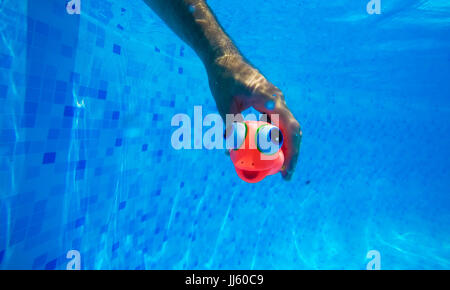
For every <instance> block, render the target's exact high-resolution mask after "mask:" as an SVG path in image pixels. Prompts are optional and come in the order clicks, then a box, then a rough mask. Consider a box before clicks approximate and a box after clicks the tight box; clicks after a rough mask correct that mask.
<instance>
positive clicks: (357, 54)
mask: <svg viewBox="0 0 450 290" xmlns="http://www.w3.org/2000/svg"><path fill="white" fill-rule="evenodd" d="M367 2H368V0H358V1H350V0H339V1H291V0H277V1H275V0H272V1H257V0H252V1H238V0H230V1H220V0H209V1H208V3H209V5H210V6H211V7H212V9H213V10H214V11H215V13H216V15H217V17H218V19H219V20H220V22H221V23H222V25H223V26H224V28H225V29H226V30H227V32H228V33H229V34H230V35H231V37H232V38H233V40H234V41H235V42H236V44H237V46H238V47H239V48H240V50H241V51H242V52H243V54H244V55H245V56H246V57H247V58H248V59H250V60H251V62H252V63H253V64H254V65H255V66H257V67H258V68H259V69H260V70H261V71H262V72H263V73H264V74H265V75H266V77H267V78H268V79H269V80H270V81H272V82H273V83H274V84H275V85H277V86H278V87H280V89H282V90H283V92H284V93H285V95H286V100H287V103H288V105H289V107H290V108H291V109H292V111H293V113H294V115H295V116H296V117H297V119H298V120H299V121H300V123H301V124H302V129H303V142H302V146H301V155H300V158H299V163H298V167H297V170H296V172H295V175H294V177H293V179H292V180H291V181H290V182H284V181H283V180H282V179H281V177H280V176H278V175H277V176H271V177H269V178H266V179H264V180H263V181H262V182H260V183H258V184H247V183H244V182H243V181H241V180H240V179H239V178H238V177H237V175H236V173H235V172H234V169H233V165H232V163H231V161H230V160H229V157H227V156H226V155H225V154H224V152H223V151H218V150H178V151H177V150H174V149H173V148H172V147H171V145H170V138H171V134H172V132H173V130H174V129H173V128H172V127H171V126H170V121H171V118H172V116H173V115H175V114H177V113H185V114H188V115H191V116H192V114H193V107H194V106H196V105H201V106H203V113H204V115H206V114H207V113H214V112H216V107H215V103H214V100H213V98H212V97H211V94H210V91H209V87H208V82H207V78H206V74H205V71H204V68H203V66H202V64H201V62H200V61H199V59H198V58H197V56H196V55H195V54H194V52H193V51H192V50H191V49H190V48H189V47H188V46H187V45H186V44H184V43H183V42H182V41H180V40H179V39H178V38H177V37H176V36H175V35H174V34H173V33H172V32H171V31H170V30H169V29H168V28H167V27H166V26H165V25H164V23H163V22H162V21H161V20H160V19H159V18H158V17H157V16H156V15H155V14H154V13H153V12H152V11H151V10H150V9H149V8H148V7H147V6H146V5H145V4H144V3H143V2H142V1H123V0H122V1H112V0H109V1H106V0H105V1H94V0H81V14H80V15H69V14H67V13H66V9H65V1H62V0H48V1H13V0H3V1H0V269H66V268H67V264H68V263H69V262H70V261H72V257H73V256H72V255H69V256H68V255H67V253H68V252H69V251H71V250H75V251H77V252H78V253H79V254H80V256H79V257H80V260H79V261H81V269H366V267H367V264H368V263H369V262H370V261H371V257H370V255H369V258H368V257H367V253H368V252H369V251H371V250H374V251H377V253H379V255H380V262H381V269H449V268H450V169H449V165H450V82H449V77H450V4H449V3H448V1H447V0H433V1H431V0H430V1H428V0H407V1H405V0H389V1H388V0H381V3H382V10H381V14H380V15H375V14H374V15H369V14H368V13H367V11H366V5H367ZM68 257H69V258H68Z"/></svg>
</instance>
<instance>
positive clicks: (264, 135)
mask: <svg viewBox="0 0 450 290" xmlns="http://www.w3.org/2000/svg"><path fill="white" fill-rule="evenodd" d="M226 142H227V143H226V146H227V148H228V149H230V157H231V161H232V162H233V164H234V167H235V169H236V173H237V174H238V176H239V177H240V178H241V179H242V180H244V181H246V182H249V183H256V182H259V181H261V180H263V179H264V178H265V177H266V176H268V175H272V174H275V173H277V172H279V171H280V169H281V167H282V166H283V163H284V154H283V151H282V150H281V145H282V144H283V135H282V134H281V130H280V129H279V128H278V127H276V126H274V125H272V124H269V123H267V122H262V121H244V122H235V123H233V125H232V127H231V128H230V129H229V130H227V134H226Z"/></svg>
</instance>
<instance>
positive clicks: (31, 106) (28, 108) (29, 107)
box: [24, 102, 38, 115]
mask: <svg viewBox="0 0 450 290" xmlns="http://www.w3.org/2000/svg"><path fill="white" fill-rule="evenodd" d="M37 108H38V104H37V103H33V102H25V104H24V113H25V114H30V115H34V114H36V112H37Z"/></svg>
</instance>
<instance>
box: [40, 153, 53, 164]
mask: <svg viewBox="0 0 450 290" xmlns="http://www.w3.org/2000/svg"><path fill="white" fill-rule="evenodd" d="M55 159H56V152H47V153H45V154H44V158H42V164H49V163H55Z"/></svg>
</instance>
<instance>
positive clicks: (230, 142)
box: [225, 122, 248, 150]
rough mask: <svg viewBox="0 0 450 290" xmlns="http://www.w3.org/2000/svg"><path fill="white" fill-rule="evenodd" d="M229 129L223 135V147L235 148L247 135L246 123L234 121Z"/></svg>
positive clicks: (237, 147)
mask: <svg viewBox="0 0 450 290" xmlns="http://www.w3.org/2000/svg"><path fill="white" fill-rule="evenodd" d="M229 130H230V131H229V132H226V136H225V142H226V144H225V148H227V149H234V150H237V149H239V148H240V147H241V146H242V144H243V143H244V141H245V138H246V137H247V132H248V128H247V124H245V123H241V122H234V123H233V124H232V125H231V127H230V129H229Z"/></svg>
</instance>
